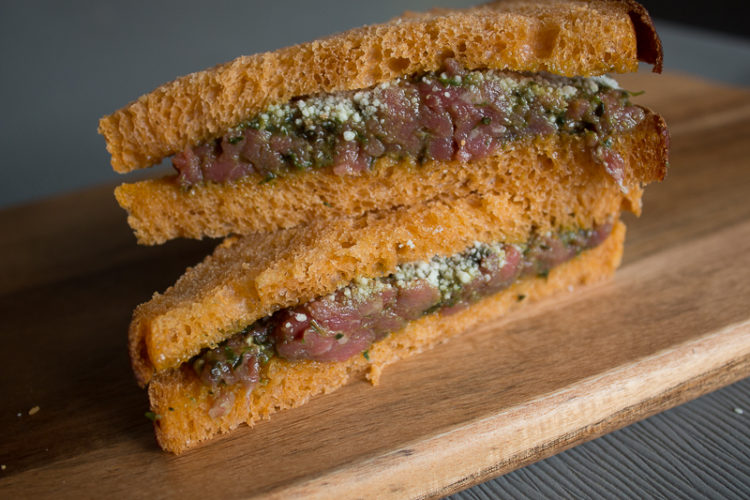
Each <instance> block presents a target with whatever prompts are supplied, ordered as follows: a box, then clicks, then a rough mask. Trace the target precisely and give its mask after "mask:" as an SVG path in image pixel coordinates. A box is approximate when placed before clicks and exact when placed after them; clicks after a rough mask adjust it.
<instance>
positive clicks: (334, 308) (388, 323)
mask: <svg viewBox="0 0 750 500" xmlns="http://www.w3.org/2000/svg"><path fill="white" fill-rule="evenodd" d="M611 230H612V224H611V223H606V224H601V225H599V226H597V227H595V228H593V229H588V230H584V229H579V230H567V231H559V232H557V233H549V234H544V235H540V234H535V235H533V236H532V237H531V238H530V239H529V240H528V241H527V242H526V243H524V244H520V245H519V244H506V243H479V242H477V243H474V244H473V245H471V246H470V247H469V248H467V249H465V250H464V251H462V252H460V253H458V254H455V255H452V256H435V257H433V258H432V259H430V260H429V261H419V262H409V263H405V264H401V265H399V266H398V267H397V268H396V269H395V271H394V272H392V273H391V274H388V275H387V276H382V277H376V278H358V279H355V280H354V281H353V282H351V283H350V284H348V285H346V286H344V287H341V288H339V289H338V290H336V291H335V292H333V293H331V294H329V295H326V296H322V297H318V298H316V299H313V300H311V301H309V302H306V303H304V304H300V305H297V306H294V307H289V308H285V309H281V310H279V311H276V312H275V313H274V314H272V315H270V316H267V317H265V318H263V319H260V320H258V321H256V322H254V323H253V324H252V325H249V326H248V327H246V328H245V329H243V330H242V331H240V332H238V333H236V334H235V335H234V336H232V337H230V338H229V339H228V340H226V341H224V342H222V343H221V344H219V345H218V346H217V347H215V348H212V349H204V350H203V351H202V352H201V353H200V354H199V355H197V356H196V357H195V358H193V359H192V360H191V361H190V366H191V367H192V369H193V371H194V372H195V374H196V375H197V376H198V377H199V378H200V380H201V381H202V382H203V383H204V384H205V385H207V386H209V387H210V388H211V389H212V391H213V390H219V392H221V391H220V388H221V387H223V386H228V385H234V384H243V385H244V386H245V387H246V388H247V389H250V388H252V387H253V385H254V384H256V383H257V382H259V381H260V380H261V373H262V366H263V365H264V364H265V363H267V362H268V360H269V359H271V358H272V357H274V356H279V357H281V358H284V359H287V360H291V361H294V360H314V361H320V362H329V361H344V360H346V359H349V358H351V357H352V356H355V355H360V356H361V355H364V356H365V357H367V355H368V354H367V353H368V349H369V348H370V346H371V345H372V344H373V343H374V342H377V341H379V340H382V339H384V338H385V337H387V336H388V335H389V334H390V333H392V332H395V331H398V330H400V329H401V328H403V327H404V326H405V325H406V324H407V323H408V322H409V321H413V320H416V319H418V318H420V317H422V316H425V315H428V314H434V313H438V312H440V313H441V314H444V315H445V314H452V313H455V312H457V311H459V310H461V309H462V308H464V307H467V306H468V305H470V304H472V303H474V302H477V301H478V300H480V299H482V298H484V297H488V296H490V295H493V294H496V293H498V292H500V291H502V290H504V289H506V288H508V287H509V286H510V285H512V284H513V283H514V282H515V281H516V280H518V279H519V278H522V277H525V276H546V275H547V273H549V272H550V270H552V269H553V268H554V267H555V266H557V265H559V264H562V263H563V262H566V261H568V260H570V259H572V258H574V257H575V256H576V255H578V254H579V253H580V252H582V251H584V250H587V249H590V248H594V247H596V246H598V245H599V244H601V243H602V242H603V241H604V240H605V239H606V238H607V237H608V236H609V234H610V232H611ZM229 394H231V393H225V394H223V395H222V396H221V397H219V398H218V400H217V401H219V403H220V404H218V406H217V407H219V408H220V407H224V406H226V405H225V404H223V403H222V401H224V399H226V398H227V397H230V396H228V395H229ZM224 403H226V402H225V401H224ZM217 411H218V410H217ZM217 415H218V414H217Z"/></svg>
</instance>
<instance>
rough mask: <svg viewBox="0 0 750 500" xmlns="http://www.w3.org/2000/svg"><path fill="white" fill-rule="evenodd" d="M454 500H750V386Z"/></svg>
mask: <svg viewBox="0 0 750 500" xmlns="http://www.w3.org/2000/svg"><path fill="white" fill-rule="evenodd" d="M447 498H449V499H451V500H469V499H471V500H479V499H481V500H485V499H490V498H750V379H745V380H742V381H740V382H737V383H736V384H733V385H731V386H729V387H726V388H724V389H722V390H720V391H716V392H714V393H711V394H707V395H705V396H703V397H701V398H698V399H696V400H694V401H691V402H690V403H688V404H684V405H682V406H678V407H676V408H673V409H671V410H668V411H665V412H663V413H660V414H659V415H656V416H653V417H651V418H648V419H646V420H643V421H641V422H638V423H635V424H633V425H630V426H628V427H625V428H624V429H620V430H619V431H616V432H613V433H611V434H608V435H606V436H604V437H601V438H599V439H595V440H594V441H589V442H588V443H585V444H582V445H580V446H577V447H575V448H572V449H570V450H567V451H564V452H562V453H560V454H558V455H555V456H553V457H550V458H548V459H546V460H542V461H541V462H537V463H535V464H533V465H529V466H527V467H524V468H523V469H519V470H517V471H514V472H511V473H509V474H506V475H504V476H502V477H499V478H496V479H493V480H491V481H487V482H486V483H483V484H480V485H477V486H474V487H473V488H470V489H468V490H465V491H462V492H460V493H457V494H455V495H452V496H450V497H447Z"/></svg>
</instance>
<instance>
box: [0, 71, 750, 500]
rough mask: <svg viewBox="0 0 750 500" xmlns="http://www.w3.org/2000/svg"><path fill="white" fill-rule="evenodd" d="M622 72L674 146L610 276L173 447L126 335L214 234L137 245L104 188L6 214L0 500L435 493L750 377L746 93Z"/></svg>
mask: <svg viewBox="0 0 750 500" xmlns="http://www.w3.org/2000/svg"><path fill="white" fill-rule="evenodd" d="M621 80H622V82H623V84H624V86H626V87H627V88H629V89H633V90H646V94H645V95H644V96H642V97H640V98H639V102H641V103H643V104H646V105H648V106H651V107H653V108H654V109H657V110H659V111H660V112H661V113H662V114H663V115H664V116H665V117H666V119H667V122H668V123H669V125H670V127H671V131H672V157H671V170H670V172H669V175H668V178H667V180H666V181H665V182H664V183H663V184H661V185H657V186H651V187H650V188H649V190H648V191H647V194H646V198H645V206H644V216H643V218H642V219H640V220H636V219H635V218H633V217H629V218H627V219H626V221H627V222H628V224H629V230H628V240H627V242H626V252H625V260H624V263H623V267H622V269H621V270H620V271H619V274H618V275H617V276H616V278H615V279H614V280H612V281H610V282H608V283H605V284H602V285H597V286H594V287H591V288H588V289H584V290H581V291H579V292H577V293H575V294H569V295H565V296H562V297H557V298H554V299H552V300H548V301H546V302H541V303H538V304H536V305H534V306H532V307H529V308H527V309H526V310H524V311H521V312H520V313H518V314H515V315H512V316H511V317H508V318H507V319H506V320H505V321H502V322H497V323H494V324H487V325H484V327H483V328H480V329H477V330H476V331H472V332H468V333H466V334H463V335H461V336H459V337H458V338H456V339H454V340H452V341H451V342H448V343H447V344H445V345H443V346H440V347H439V348H437V349H435V350H433V351H431V352H428V353H425V354H423V355H421V356H418V357H416V358H413V359H410V360H407V361H404V362H401V363H399V364H397V365H395V366H392V367H390V368H388V369H387V370H386V371H385V372H384V374H383V377H382V380H381V385H380V386H378V387H374V388H373V387H371V386H370V385H369V384H367V383H365V382H355V383H352V384H350V385H349V386H347V387H345V388H344V389H342V390H340V391H338V392H336V393H334V394H331V395H326V396H322V397H318V398H315V399H314V400H313V401H312V402H310V403H309V404H307V405H306V406H303V407H302V408H299V409H297V410H291V411H287V412H282V413H280V414H278V415H275V416H274V417H273V418H272V420H271V421H269V422H264V423H262V424H260V425H258V426H257V427H256V428H254V429H252V430H251V429H247V428H242V429H240V430H238V431H236V432H234V433H232V434H230V435H229V436H227V437H225V438H222V439H219V440H217V441H214V442H212V443H210V444H208V445H206V446H203V447H201V448H198V449H196V450H193V451H191V452H188V453H186V454H184V455H182V456H180V457H175V456H172V455H168V454H165V453H163V452H161V451H160V450H159V449H158V448H157V446H156V444H155V441H154V439H153V435H152V430H151V425H150V423H149V422H148V421H147V420H146V419H145V418H144V417H143V413H144V411H145V410H146V409H147V401H146V396H145V394H144V393H143V392H142V391H141V390H139V389H138V388H137V387H136V385H135V382H134V381H133V378H132V375H131V373H130V369H129V365H128V360H127V356H126V348H125V346H126V329H127V325H128V322H129V319H130V313H131V310H132V308H133V307H134V306H135V305H136V304H137V303H139V302H142V301H145V300H147V299H148V298H149V297H150V295H151V293H152V292H153V291H154V290H163V289H164V288H166V287H167V286H168V285H169V284H171V283H172V282H173V281H174V280H175V279H176V278H177V277H178V276H179V275H180V273H181V272H182V270H183V269H184V268H185V267H186V266H187V265H190V264H193V263H196V262H198V261H199V260H200V259H201V258H202V256H203V255H205V254H206V253H208V252H209V251H210V249H211V247H212V245H213V244H214V243H212V242H192V241H187V242H185V241H181V242H172V243H169V244H167V245H164V246H162V247H157V248H142V247H138V246H136V244H135V241H134V239H133V237H132V235H131V234H130V233H129V230H128V228H127V227H126V224H125V216H124V214H123V213H122V212H121V211H120V209H119V208H118V207H116V205H115V202H114V200H113V198H112V196H111V188H110V187H107V188H100V189H93V190H88V191H84V192H81V193H78V194H76V195H68V196H64V197H60V198H56V199H51V200H46V201H42V202H39V203H35V204H33V205H28V206H23V207H19V208H13V209H10V210H5V211H2V212H0V234H2V235H3V237H2V240H0V262H2V263H3V264H2V267H1V268H0V332H1V334H2V336H3V337H2V338H3V344H4V346H5V351H4V353H5V356H4V358H5V359H4V361H3V363H2V364H0V394H2V400H1V402H0V405H1V406H0V408H1V409H2V411H0V464H1V465H2V469H3V470H1V471H0V496H3V497H6V498H11V497H17V496H19V495H20V496H24V497H37V496H40V495H47V496H53V495H55V496H57V495H60V494H69V495H73V494H76V495H78V494H81V493H86V494H87V495H95V494H97V493H104V492H106V494H108V495H116V496H122V495H128V496H133V497H144V498H149V499H151V498H154V497H163V496H167V495H174V496H177V495H183V494H188V495H189V496H199V495H215V494H217V493H220V494H221V496H230V497H236V496H243V497H246V496H254V495H260V494H266V495H268V496H271V497H277V498H287V497H290V496H295V495H309V496H312V497H321V498H328V497H333V496H343V497H347V498H355V497H378V498H386V497H397V498H403V497H431V496H439V495H444V494H447V493H450V492H453V491H455V490H457V489H461V488H464V487H467V486H469V485H471V484H473V483H476V482H479V481H482V480H485V479H488V478H489V477H492V476H495V475H499V474H502V473H504V472H508V471H510V470H512V469H515V468H518V467H520V466H522V465H525V464H528V463H530V462H533V461H536V460H539V459H541V458H543V457H546V456H549V455H552V454H554V453H557V452H559V451H561V450H563V449H565V448H568V447H570V446H573V445H575V444H577V443H581V442H583V441H586V440H588V439H592V438H594V437H596V436H599V435H601V434H603V433H606V432H609V431H612V430H614V429H617V428H619V427H622V426H625V425H627V424H629V423H631V422H634V421H636V420H638V419H641V418H644V417H646V416H648V415H651V414H653V413H656V412H659V411H661V410H664V409H666V408H669V407H671V406H674V405H676V404H679V403H682V402H684V401H687V400H689V399H692V398H695V397H697V396H698V395H700V394H703V393H705V392H708V391H711V390H713V389H716V388H718V387H721V386H724V385H726V384H729V383H731V382H733V381H736V380H738V379H740V378H742V377H745V376H748V375H750V92H748V91H746V90H741V89H734V88H728V87H723V86H718V85H716V84H710V83H706V82H703V81H699V80H696V79H693V78H688V77H684V76H679V75H674V74H672V75H663V76H652V75H649V74H640V75H633V76H628V77H623V78H622V79H621ZM102 168H107V166H106V165H102ZM35 407H38V408H39V410H38V411H36V412H33V413H34V414H33V415H32V414H30V413H32V412H30V410H31V409H32V408H35Z"/></svg>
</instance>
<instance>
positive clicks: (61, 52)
mask: <svg viewBox="0 0 750 500" xmlns="http://www.w3.org/2000/svg"><path fill="white" fill-rule="evenodd" d="M473 3H476V2H473V1H470V0H402V1H393V0H388V1H381V2H373V1H367V2H361V1H359V2H358V1H348V2H337V1H332V0H319V1H310V2H304V1H301V0H279V1H276V2H252V1H221V2H218V1H214V2H207V1H200V2H199V1H196V0H185V1H181V2H176V1H169V2H165V1H161V2H159V1H151V2H120V3H106V2H52V1H46V2H39V1H37V2H33V1H28V2H0V60H1V61H2V68H3V69H2V78H0V95H1V96H4V97H5V100H4V102H3V103H2V107H1V108H0V110H1V111H0V151H2V154H1V155H0V158H1V159H0V166H1V168H2V174H3V180H2V182H0V207H4V206H10V205H15V204H19V203H24V202H28V201H31V200H34V199H38V198H41V197H45V196H50V195H54V194H59V193H66V192H70V191H72V190H76V189H80V188H84V187H88V186H92V185H96V184H101V183H103V182H112V183H114V182H117V181H118V180H122V179H124V178H120V179H118V176H117V175H116V174H115V173H114V172H112V170H111V168H110V167H109V157H108V154H107V152H106V150H105V149H104V140H103V138H102V137H101V136H99V135H98V134H97V133H96V128H97V122H98V119H99V118H100V117H101V116H103V115H105V114H108V113H111V112H113V111H114V110H116V109H118V108H120V107H122V106H124V105H125V104H127V103H128V102H129V101H131V100H133V99H135V98H137V97H138V96H139V95H141V94H143V93H146V92H148V91H150V90H152V89H153V88H154V87H156V86H157V85H159V84H161V83H163V82H165V81H168V80H171V79H173V78H174V77H175V76H177V75H183V74H186V73H190V72H193V71H198V70H201V69H204V68H206V67H209V66H212V65H214V64H217V63H219V62H223V61H227V60H230V59H232V58H234V57H236V56H238V55H240V54H251V53H254V52H259V51H265V50H271V49H274V48H279V47H282V46H286V45H291V44H295V43H299V42H303V41H306V40H311V39H313V38H317V37H320V36H323V35H326V34H329V33H332V32H337V31H343V30H345V29H348V28H351V27H354V26H359V25H362V24H368V23H376V22H381V21H385V20H387V19H389V18H391V17H394V16H396V15H398V14H400V13H401V12H403V11H404V10H424V9H427V8H429V7H431V6H433V5H440V6H446V7H459V6H467V5H471V4H473ZM646 5H647V6H648V3H646ZM730 17H731V16H730ZM657 28H658V29H659V31H660V33H661V35H662V38H663V41H664V48H665V61H666V64H665V66H666V69H667V70H682V71H687V72H693V73H696V74H702V75H704V76H707V77H711V78H717V79H721V80H724V81H727V82H733V83H740V84H745V85H750V42H748V40H743V39H741V38H739V37H738V36H736V35H720V34H718V33H711V32H703V31H700V30H696V29H690V30H688V29H685V28H684V27H681V26H680V25H675V24H671V23H669V22H664V21H658V20H657ZM168 168H169V167H165V169H168ZM149 174H150V172H149ZM135 175H136V176H138V175H140V176H143V175H146V174H145V173H140V174H135ZM128 179H131V180H132V179H133V176H132V175H131V176H128Z"/></svg>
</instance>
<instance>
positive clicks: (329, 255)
mask: <svg viewBox="0 0 750 500" xmlns="http://www.w3.org/2000/svg"><path fill="white" fill-rule="evenodd" d="M539 163H540V168H539V170H538V171H530V172H527V171H526V170H525V169H524V170H522V171H521V172H522V174H521V175H518V176H515V178H516V181H517V182H518V186H517V188H513V189H507V190H503V191H501V192H499V193H492V192H489V193H484V194H478V193H471V194H469V195H468V196H465V197H463V198H454V197H449V196H441V197H438V198H436V199H435V200H432V201H429V202H426V203H424V204H419V205H409V206H404V207H398V208H395V209H392V210H380V211H373V212H368V213H366V214H365V215H362V216H360V217H356V218H350V217H341V218H336V219H330V220H314V221H312V222H310V224H307V225H300V226H296V227H293V228H290V229H284V230H279V231H277V232H275V233H266V234H251V235H248V236H244V237H241V238H234V239H229V240H226V241H225V243H224V244H223V245H221V246H220V247H219V248H217V250H216V251H215V252H214V254H213V255H211V256H209V257H207V258H206V259H205V260H204V261H203V262H202V263H201V264H199V265H198V266H196V267H194V268H193V269H190V270H188V271H187V272H186V273H185V274H184V275H183V276H182V277H181V278H180V279H179V280H178V281H177V283H176V284H175V285H174V286H173V287H171V288H169V289H168V290H167V291H166V292H165V293H164V294H163V295H160V294H155V295H154V297H153V298H152V300H151V301H150V302H147V303H146V304H142V305H141V306H139V307H138V308H137V309H136V310H135V312H134V315H133V321H132V323H131V326H130V349H131V358H132V360H133V367H134V371H135V373H136V377H137V378H138V380H139V381H140V383H142V384H145V383H147V382H148V380H149V379H150V377H151V375H152V373H153V370H154V369H155V370H157V371H160V370H164V369H168V368H174V367H176V366H178V365H179V364H180V363H182V362H184V361H186V360H188V359H189V358H191V357H192V356H194V355H195V354H197V353H198V352H199V351H200V350H201V349H202V348H204V347H207V346H212V345H215V344H217V343H219V342H220V341H221V340H223V339H224V338H226V337H227V336H229V335H231V334H232V333H233V332H235V331H237V330H238V329H240V328H242V327H244V326H246V325H249V324H251V323H252V322H254V321H255V320H257V319H259V318H262V317H265V316H267V315H269V314H271V313H272V312H274V311H275V310H278V309H280V308H283V307H289V306H292V305H296V304H298V303H303V302H307V301H309V300H311V299H313V298H316V297H318V296H321V295H325V294H328V293H330V292H332V291H334V290H336V289H337V288H339V287H341V286H343V285H346V284H348V283H349V282H351V281H352V280H353V279H354V278H357V277H362V276H364V277H374V276H382V275H386V274H388V273H390V272H392V271H393V270H394V269H395V267H396V266H397V265H398V264H402V263H405V262H411V261H419V260H429V259H431V258H432V257H433V256H435V255H452V254H455V253H458V252H461V251H463V250H464V249H465V248H466V247H468V246H470V245H471V244H473V243H474V242H475V241H482V242H508V243H523V242H525V241H527V239H528V238H529V235H530V234H531V233H532V231H533V230H536V231H538V232H541V233H544V232H546V231H556V230H558V229H560V228H590V227H593V226H595V225H596V224H601V223H604V222H605V221H607V220H610V219H613V218H616V217H617V216H618V214H619V213H620V211H621V209H622V208H623V207H627V208H635V209H636V210H637V209H639V208H640V195H641V191H642V188H641V187H640V184H639V183H638V182H637V181H638V180H640V181H642V182H644V183H645V182H647V181H648V180H650V179H648V178H645V179H637V178H636V179H634V181H633V185H632V189H631V190H630V193H629V194H628V195H627V196H625V195H623V193H622V192H621V190H620V188H619V186H617V185H616V184H615V182H614V180H613V179H612V178H611V176H609V175H608V174H606V173H605V172H604V170H603V169H602V168H601V167H600V166H598V165H596V166H595V167H596V168H594V165H592V164H591V163H590V162H589V163H585V162H583V163H576V162H571V163H569V164H568V163H566V164H565V168H556V167H557V165H556V164H554V163H553V162H551V161H546V162H545V161H541V162H539ZM508 168H513V167H512V166H510V165H509V166H508ZM633 168H636V169H642V170H641V172H639V173H643V172H650V171H651V167H650V166H648V165H647V166H644V167H643V168H642V167H641V166H640V165H633Z"/></svg>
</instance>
